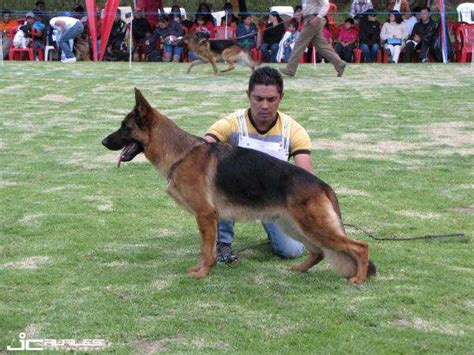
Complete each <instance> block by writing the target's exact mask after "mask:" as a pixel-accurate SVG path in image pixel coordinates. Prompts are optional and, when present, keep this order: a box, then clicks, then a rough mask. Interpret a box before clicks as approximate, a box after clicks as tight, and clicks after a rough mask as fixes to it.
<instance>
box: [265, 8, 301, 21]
mask: <svg viewBox="0 0 474 355" xmlns="http://www.w3.org/2000/svg"><path fill="white" fill-rule="evenodd" d="M271 11H276V12H278V13H279V14H280V16H281V17H282V18H283V19H284V20H288V19H290V18H292V17H293V14H294V13H295V11H294V10H293V7H291V6H272V7H271V8H270V12H271Z"/></svg>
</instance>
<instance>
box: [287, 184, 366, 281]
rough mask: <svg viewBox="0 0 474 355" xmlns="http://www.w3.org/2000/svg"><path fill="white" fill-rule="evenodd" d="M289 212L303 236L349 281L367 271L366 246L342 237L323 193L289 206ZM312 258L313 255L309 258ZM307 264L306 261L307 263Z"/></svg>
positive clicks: (332, 208)
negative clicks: (321, 251) (320, 250)
mask: <svg viewBox="0 0 474 355" xmlns="http://www.w3.org/2000/svg"><path fill="white" fill-rule="evenodd" d="M290 214H291V216H292V217H293V220H294V221H295V222H296V224H297V225H298V227H299V228H300V229H301V230H302V232H303V233H304V236H305V237H306V239H307V240H308V241H309V242H310V243H311V244H314V245H315V246H317V247H318V248H321V249H322V250H323V251H324V255H325V257H326V258H327V259H328V261H329V263H330V264H331V265H332V266H333V267H334V268H335V269H336V270H337V271H338V272H339V273H340V274H341V275H343V276H345V277H348V278H350V281H351V282H352V283H353V284H361V283H363V282H364V281H365V280H366V279H367V273H368V271H369V269H368V268H369V258H368V256H369V248H368V245H367V244H366V243H364V242H360V241H357V240H353V239H350V238H348V237H347V236H346V234H345V231H344V228H343V226H342V222H341V220H340V218H339V216H338V214H337V212H336V211H335V210H334V207H333V205H332V204H331V201H329V199H328V198H327V196H326V195H325V194H321V193H316V194H315V195H314V196H312V197H310V198H307V199H306V202H305V203H298V204H295V205H292V206H291V207H290ZM312 258H313V259H314V260H313V262H314V261H316V260H317V256H313V257H312ZM310 264H311V256H310V260H308V264H307V265H310Z"/></svg>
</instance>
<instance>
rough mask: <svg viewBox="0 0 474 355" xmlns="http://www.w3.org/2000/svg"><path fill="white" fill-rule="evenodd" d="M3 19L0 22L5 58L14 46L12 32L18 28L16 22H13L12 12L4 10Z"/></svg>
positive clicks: (0, 34)
mask: <svg viewBox="0 0 474 355" xmlns="http://www.w3.org/2000/svg"><path fill="white" fill-rule="evenodd" d="M2 16H3V19H2V20H1V21H0V32H1V33H0V36H2V38H3V41H2V48H3V56H4V57H6V56H7V55H8V51H9V50H10V47H11V45H12V40H11V32H12V31H13V29H14V28H15V27H16V26H18V23H17V22H16V21H15V20H12V13H11V11H10V10H4V11H3V13H2Z"/></svg>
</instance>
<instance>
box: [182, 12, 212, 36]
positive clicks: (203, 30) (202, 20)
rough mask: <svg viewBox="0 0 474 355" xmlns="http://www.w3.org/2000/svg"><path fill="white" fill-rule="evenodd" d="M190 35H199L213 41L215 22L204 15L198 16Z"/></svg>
mask: <svg viewBox="0 0 474 355" xmlns="http://www.w3.org/2000/svg"><path fill="white" fill-rule="evenodd" d="M189 32H190V33H193V34H196V33H199V34H200V35H201V36H202V37H203V38H210V39H213V38H214V37H215V34H216V33H215V32H216V29H215V26H214V22H212V21H209V19H208V17H207V16H206V15H204V14H199V15H197V16H196V22H195V23H194V24H193V25H192V26H191V28H190V30H189Z"/></svg>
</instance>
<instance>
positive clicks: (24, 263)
mask: <svg viewBox="0 0 474 355" xmlns="http://www.w3.org/2000/svg"><path fill="white" fill-rule="evenodd" d="M50 260H51V258H50V257H49V256H30V257H28V258H25V259H21V260H18V261H14V262H11V263H6V264H3V265H2V266H1V267H0V268H1V269H16V270H35V269H38V268H39V267H41V266H43V265H46V264H48V263H49V262H50Z"/></svg>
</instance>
